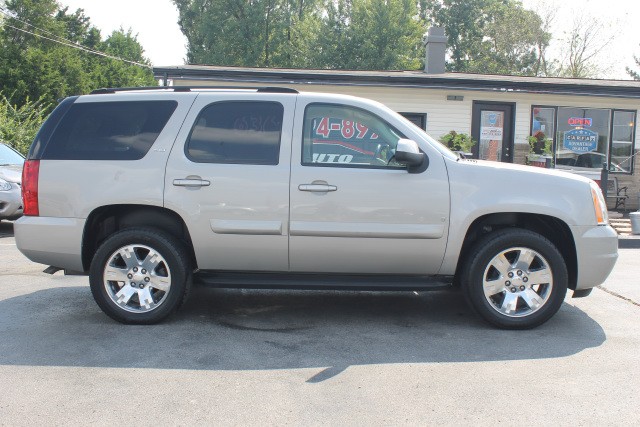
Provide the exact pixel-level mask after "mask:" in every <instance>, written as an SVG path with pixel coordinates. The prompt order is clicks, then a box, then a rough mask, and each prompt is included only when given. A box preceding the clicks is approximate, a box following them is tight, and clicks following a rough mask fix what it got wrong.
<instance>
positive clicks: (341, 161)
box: [302, 104, 404, 168]
mask: <svg viewBox="0 0 640 427" xmlns="http://www.w3.org/2000/svg"><path fill="white" fill-rule="evenodd" d="M303 132H304V140H303V147H302V148H303V150H302V164H303V165H308V166H345V167H367V168H404V166H403V165H401V164H399V163H397V162H396V161H395V160H394V158H393V156H394V154H395V150H396V147H397V145H398V140H399V139H401V138H404V136H403V135H402V134H401V133H400V132H399V131H398V130H396V129H395V128H393V127H392V126H391V125H389V124H388V123H386V122H385V121H383V120H382V119H380V118H378V117H377V116H374V115H373V114H371V113H368V112H366V111H363V110H361V109H359V108H355V107H348V106H343V105H332V104H311V105H309V106H308V107H307V108H306V111H305V118H304V131H303Z"/></svg>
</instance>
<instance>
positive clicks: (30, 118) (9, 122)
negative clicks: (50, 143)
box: [0, 93, 50, 155]
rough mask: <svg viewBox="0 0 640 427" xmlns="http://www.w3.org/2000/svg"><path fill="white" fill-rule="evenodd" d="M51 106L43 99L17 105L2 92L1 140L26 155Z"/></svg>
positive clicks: (0, 98) (0, 113)
mask: <svg viewBox="0 0 640 427" xmlns="http://www.w3.org/2000/svg"><path fill="white" fill-rule="evenodd" d="M49 108H50V105H48V104H46V103H45V102H43V100H42V99H39V100H38V101H31V100H29V99H27V100H26V101H25V102H24V103H23V104H21V105H16V104H13V103H11V101H9V99H8V98H7V97H6V96H5V95H4V94H2V93H0V141H2V142H5V143H7V144H8V145H10V146H12V147H13V148H15V149H16V150H18V151H19V152H21V153H22V154H23V155H26V154H27V151H29V146H30V145H31V142H33V139H34V138H35V136H36V133H37V132H38V129H40V125H42V122H43V121H44V119H45V118H46V116H47V111H48V110H49Z"/></svg>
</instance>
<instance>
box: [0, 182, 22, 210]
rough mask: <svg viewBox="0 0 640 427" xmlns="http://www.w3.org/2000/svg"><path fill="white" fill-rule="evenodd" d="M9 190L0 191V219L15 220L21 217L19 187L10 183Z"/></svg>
mask: <svg viewBox="0 0 640 427" xmlns="http://www.w3.org/2000/svg"><path fill="white" fill-rule="evenodd" d="M10 184H11V190H9V191H0V219H17V218H20V217H21V216H22V195H21V193H20V186H19V185H18V184H16V183H13V182H12V183H10Z"/></svg>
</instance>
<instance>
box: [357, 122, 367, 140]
mask: <svg viewBox="0 0 640 427" xmlns="http://www.w3.org/2000/svg"><path fill="white" fill-rule="evenodd" d="M356 129H357V130H358V135H356V138H358V139H362V138H364V136H365V135H366V134H367V131H368V130H369V128H368V127H366V126H365V125H363V124H362V123H356Z"/></svg>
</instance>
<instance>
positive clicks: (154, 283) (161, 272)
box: [103, 245, 171, 313]
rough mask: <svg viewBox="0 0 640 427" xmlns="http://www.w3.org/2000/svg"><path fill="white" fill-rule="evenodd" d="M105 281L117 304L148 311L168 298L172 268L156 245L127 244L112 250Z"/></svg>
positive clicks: (137, 310)
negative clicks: (155, 248) (154, 246)
mask: <svg viewBox="0 0 640 427" xmlns="http://www.w3.org/2000/svg"><path fill="white" fill-rule="evenodd" d="M103 281H104V287H105V289H106V290H107V295H109V298H111V300H112V301H113V302H114V303H115V304H116V305H117V306H119V307H120V308H122V309H123V310H126V311H129V312H132V313H146V312H149V311H152V310H154V309H156V308H158V307H159V306H160V305H161V304H162V303H163V302H164V301H165V300H166V298H167V295H168V294H169V289H170V288H171V271H170V270H169V266H168V264H167V261H166V260H165V259H164V258H163V257H162V255H160V254H159V253H158V252H157V251H155V250H154V249H153V248H150V247H149V246H145V245H127V246H123V247H121V248H120V249H118V250H117V251H115V252H114V253H113V254H111V256H110V257H109V259H108V261H107V263H106V265H105V267H104V275H103Z"/></svg>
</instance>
